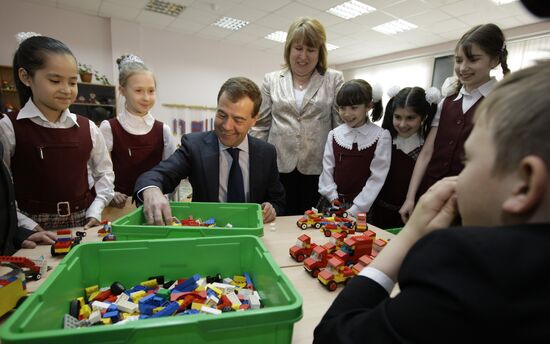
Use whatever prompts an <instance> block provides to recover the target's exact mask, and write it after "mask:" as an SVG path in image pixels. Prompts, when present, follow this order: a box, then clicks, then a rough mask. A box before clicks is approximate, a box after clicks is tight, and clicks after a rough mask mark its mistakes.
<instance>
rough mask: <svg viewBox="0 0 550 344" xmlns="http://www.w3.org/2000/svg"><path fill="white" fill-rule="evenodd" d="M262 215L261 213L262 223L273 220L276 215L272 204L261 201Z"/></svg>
mask: <svg viewBox="0 0 550 344" xmlns="http://www.w3.org/2000/svg"><path fill="white" fill-rule="evenodd" d="M262 215H263V219H264V223H270V222H273V221H275V218H276V217H277V213H276V212H275V208H273V206H272V205H271V203H269V202H265V203H262Z"/></svg>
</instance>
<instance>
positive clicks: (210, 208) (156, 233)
mask: <svg viewBox="0 0 550 344" xmlns="http://www.w3.org/2000/svg"><path fill="white" fill-rule="evenodd" d="M170 208H171V209H172V216H175V217H177V218H178V219H184V218H185V219H187V218H189V216H190V215H191V216H193V218H194V219H198V218H200V219H202V220H203V221H206V220H207V219H209V218H211V217H213V218H214V219H215V220H216V227H188V226H183V227H182V226H148V225H144V223H145V217H144V215H143V207H139V208H137V209H135V210H134V211H132V212H131V213H129V214H128V215H126V216H123V217H121V218H120V219H118V220H116V221H114V222H113V223H112V229H113V234H115V235H116V237H117V240H145V239H168V238H193V237H207V236H226V235H255V236H263V235H264V225H263V217H262V208H261V207H260V205H259V204H256V203H201V202H171V203H170ZM228 223H230V224H231V225H232V226H233V227H232V228H226V227H225V226H226V225H227V224H228Z"/></svg>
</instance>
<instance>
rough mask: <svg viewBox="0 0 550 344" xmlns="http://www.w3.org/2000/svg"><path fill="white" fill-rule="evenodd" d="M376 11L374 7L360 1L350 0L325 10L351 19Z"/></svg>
mask: <svg viewBox="0 0 550 344" xmlns="http://www.w3.org/2000/svg"><path fill="white" fill-rule="evenodd" d="M374 11H376V8H374V7H372V6H369V5H367V4H364V3H362V2H360V1H356V0H350V1H346V2H344V3H343V4H340V5H338V6H334V7H333V8H329V9H328V10H327V12H328V13H330V14H333V15H335V16H337V17H340V18H344V19H351V18H355V17H358V16H360V15H363V14H367V13H370V12H374Z"/></svg>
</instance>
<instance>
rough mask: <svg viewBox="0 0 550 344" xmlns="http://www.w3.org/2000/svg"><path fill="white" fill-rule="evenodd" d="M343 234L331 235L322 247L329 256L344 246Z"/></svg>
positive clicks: (344, 235) (344, 236)
mask: <svg viewBox="0 0 550 344" xmlns="http://www.w3.org/2000/svg"><path fill="white" fill-rule="evenodd" d="M346 236H347V235H346V234H344V233H332V235H331V237H330V238H329V239H328V241H327V242H326V243H324V244H323V245H322V246H323V247H324V248H326V249H327V252H328V253H329V254H333V253H334V252H336V250H337V249H339V248H340V247H342V245H344V239H345V238H346Z"/></svg>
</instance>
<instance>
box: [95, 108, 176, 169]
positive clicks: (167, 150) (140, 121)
mask: <svg viewBox="0 0 550 344" xmlns="http://www.w3.org/2000/svg"><path fill="white" fill-rule="evenodd" d="M117 120H118V122H119V123H120V125H121V126H122V128H123V129H124V130H126V132H128V133H130V134H132V135H145V134H147V133H149V132H150V131H151V129H153V125H154V124H155V118H154V117H153V116H152V115H151V113H147V114H146V115H145V116H143V117H140V116H136V115H133V114H131V113H129V112H128V111H126V109H124V110H122V111H121V112H120V113H119V114H118V116H117ZM99 129H101V133H102V134H103V137H104V138H105V144H106V145H107V150H109V152H112V151H113V132H112V130H111V124H110V123H109V121H103V122H101V125H100V126H99ZM162 136H163V142H164V149H163V151H162V159H163V160H164V159H166V158H168V157H169V156H170V155H172V153H174V152H175V151H176V140H175V139H174V136H173V135H172V132H171V131H170V127H169V126H168V125H166V124H164V123H163V126H162Z"/></svg>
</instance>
